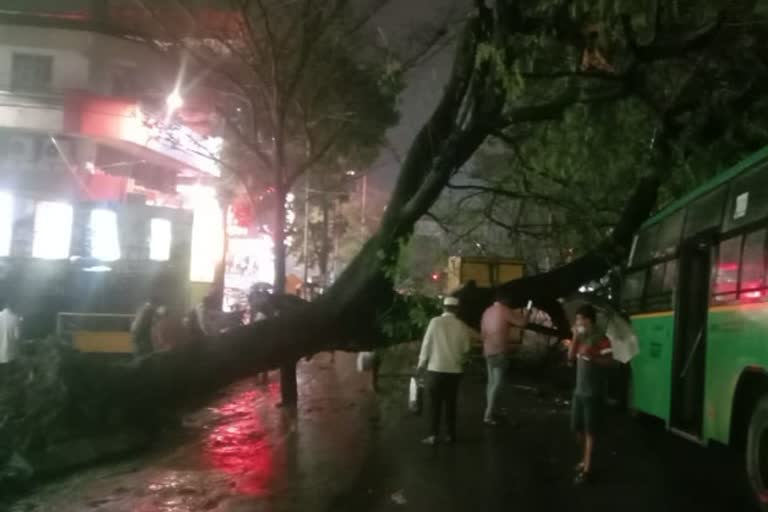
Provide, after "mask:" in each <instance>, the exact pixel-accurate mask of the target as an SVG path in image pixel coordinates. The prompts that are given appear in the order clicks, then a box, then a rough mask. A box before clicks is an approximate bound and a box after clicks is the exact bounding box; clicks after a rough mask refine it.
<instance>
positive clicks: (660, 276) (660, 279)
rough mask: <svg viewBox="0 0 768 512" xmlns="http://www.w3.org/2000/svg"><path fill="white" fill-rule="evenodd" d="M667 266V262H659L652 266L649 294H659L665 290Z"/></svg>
mask: <svg viewBox="0 0 768 512" xmlns="http://www.w3.org/2000/svg"><path fill="white" fill-rule="evenodd" d="M665 266H666V264H665V263H659V264H657V265H654V266H652V267H651V275H650V278H649V279H648V295H658V294H660V293H662V292H663V291H664V267H665Z"/></svg>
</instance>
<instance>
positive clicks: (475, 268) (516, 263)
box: [444, 256, 525, 293]
mask: <svg viewBox="0 0 768 512" xmlns="http://www.w3.org/2000/svg"><path fill="white" fill-rule="evenodd" d="M524 266H525V265H524V263H523V262H522V261H520V260H516V259H511V258H489V257H484V256H475V257H467V256H451V257H450V258H448V268H447V269H446V278H445V281H444V283H445V292H446V293H450V292H451V291H453V290H456V289H457V288H460V287H461V286H463V285H465V284H466V283H468V282H469V281H474V282H475V284H476V285H477V286H479V287H481V288H492V287H494V286H498V285H500V284H501V283H505V282H507V281H512V280H513V279H518V278H520V277H523V270H524Z"/></svg>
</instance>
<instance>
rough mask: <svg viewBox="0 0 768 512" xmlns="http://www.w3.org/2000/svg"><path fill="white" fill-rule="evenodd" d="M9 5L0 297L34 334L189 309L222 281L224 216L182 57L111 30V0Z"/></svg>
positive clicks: (2, 34)
mask: <svg viewBox="0 0 768 512" xmlns="http://www.w3.org/2000/svg"><path fill="white" fill-rule="evenodd" d="M13 4H14V2H3V3H2V6H0V7H2V8H0V282H1V283H2V284H3V286H2V293H3V294H4V295H6V296H7V297H8V298H10V299H12V301H13V302H15V303H16V304H17V309H19V310H20V312H21V313H22V314H23V315H24V316H25V317H27V319H28V322H27V324H28V325H29V326H31V327H30V329H31V330H32V331H33V332H31V333H29V335H30V336H32V335H44V334H46V333H48V332H50V331H51V330H52V329H53V326H54V325H55V319H56V317H57V315H58V314H59V313H61V312H81V313H102V314H128V313H132V312H134V311H135V309H136V308H137V307H138V306H139V305H140V304H141V303H142V302H143V301H145V300H147V299H148V298H149V297H150V295H152V294H153V293H157V292H161V293H162V294H164V295H165V297H163V300H164V301H165V302H167V303H168V304H169V306H171V307H172V308H173V309H176V310H179V311H181V310H184V309H186V308H187V307H189V306H190V304H191V303H192V302H194V301H196V300H197V299H198V298H199V296H200V295H202V294H204V293H207V291H208V290H209V289H210V287H211V284H212V283H213V281H214V278H215V277H216V267H217V265H218V263H219V262H220V261H221V259H222V257H223V247H224V239H223V228H222V225H223V221H224V217H223V215H222V214H221V209H220V208H219V207H218V202H217V197H216V193H215V190H216V185H217V181H218V178H219V176H220V169H219V165H218V159H217V157H218V155H219V153H220V151H221V146H222V141H221V139H219V138H217V137H215V136H212V132H211V130H210V123H208V122H203V123H200V122H199V119H200V118H201V115H195V113H194V112H190V111H189V109H187V108H186V107H185V106H184V104H183V103H184V101H183V98H181V97H180V96H179V87H178V81H179V74H180V72H181V71H180V70H181V68H182V66H181V61H180V60H179V59H174V58H170V57H168V56H167V55H163V54H160V53H158V52H156V51H154V50H152V49H151V48H149V47H147V46H145V45H143V44H140V43H138V42H136V41H132V40H130V39H129V38H126V37H121V36H120V35H119V33H115V32H113V31H109V30H105V29H104V26H105V25H104V18H103V17H104V16H105V15H106V14H107V13H108V12H109V10H108V9H107V7H108V6H107V5H106V2H94V1H90V2H83V1H79V2H78V1H74V2H66V1H61V2H42V1H26V0H25V1H24V2H16V4H18V5H13ZM202 117H205V116H202ZM188 119H196V120H197V122H196V123H195V122H186V120H188ZM194 249H196V250H194Z"/></svg>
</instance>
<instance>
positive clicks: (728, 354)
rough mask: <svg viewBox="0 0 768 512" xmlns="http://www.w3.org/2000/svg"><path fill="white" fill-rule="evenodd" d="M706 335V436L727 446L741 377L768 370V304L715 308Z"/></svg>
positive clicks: (710, 315) (704, 427)
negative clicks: (755, 369)
mask: <svg viewBox="0 0 768 512" xmlns="http://www.w3.org/2000/svg"><path fill="white" fill-rule="evenodd" d="M707 332H708V337H707V363H706V364H707V368H706V385H705V390H704V392H705V395H704V425H703V435H704V438H705V439H712V440H716V441H720V442H722V443H726V444H727V443H728V442H729V439H730V430H731V411H732V409H733V399H734V393H735V392H736V386H737V384H738V380H739V377H740V376H741V374H742V372H743V371H744V369H745V368H748V367H762V368H768V304H744V305H741V306H723V307H715V308H712V309H710V313H709V322H708V331H707Z"/></svg>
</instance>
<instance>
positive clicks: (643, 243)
mask: <svg viewBox="0 0 768 512" xmlns="http://www.w3.org/2000/svg"><path fill="white" fill-rule="evenodd" d="M658 231H659V225H658V224H654V225H653V226H649V227H647V228H645V229H644V230H642V231H640V233H639V234H638V235H637V244H636V245H635V252H634V254H633V257H632V261H631V262H630V265H639V264H643V263H647V262H648V261H650V260H652V259H653V252H654V249H655V247H656V234H657V233H658Z"/></svg>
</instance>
